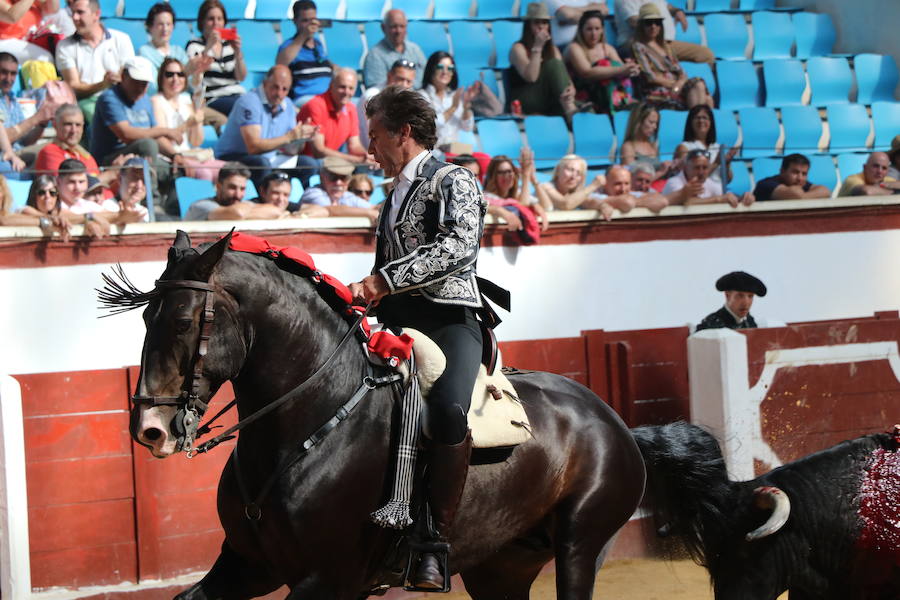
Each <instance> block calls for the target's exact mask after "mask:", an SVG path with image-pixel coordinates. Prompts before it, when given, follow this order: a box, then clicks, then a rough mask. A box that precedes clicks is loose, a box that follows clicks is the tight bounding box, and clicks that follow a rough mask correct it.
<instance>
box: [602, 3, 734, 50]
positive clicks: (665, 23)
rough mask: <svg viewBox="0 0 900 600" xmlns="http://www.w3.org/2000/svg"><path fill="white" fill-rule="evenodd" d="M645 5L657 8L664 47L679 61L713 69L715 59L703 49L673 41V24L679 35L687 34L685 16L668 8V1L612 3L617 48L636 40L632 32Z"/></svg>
mask: <svg viewBox="0 0 900 600" xmlns="http://www.w3.org/2000/svg"><path fill="white" fill-rule="evenodd" d="M648 2H649V3H650V4H653V5H655V6H656V9H657V12H658V13H659V15H660V18H661V19H662V27H663V38H664V39H665V43H666V45H667V46H669V47H670V48H671V49H672V52H673V53H674V54H675V57H676V58H677V59H678V60H680V61H685V62H696V63H707V64H709V65H710V66H714V65H715V60H716V57H715V56H713V53H712V51H711V50H710V49H709V48H707V47H706V46H701V45H700V44H691V43H689V42H681V41H678V40H676V39H675V21H678V24H679V25H681V30H682V31H687V28H688V22H687V16H686V15H685V14H684V11H683V10H682V9H680V8H678V7H677V6H673V5H672V4H669V2H668V1H667V0H615V11H614V12H615V15H616V31H617V32H618V36H619V40H620V46H624V45H626V44H627V43H628V40H629V39H631V38H633V37H634V36H635V30H636V29H638V28H639V23H638V21H639V19H640V11H641V9H642V8H643V7H644V5H645V4H647V3H648Z"/></svg>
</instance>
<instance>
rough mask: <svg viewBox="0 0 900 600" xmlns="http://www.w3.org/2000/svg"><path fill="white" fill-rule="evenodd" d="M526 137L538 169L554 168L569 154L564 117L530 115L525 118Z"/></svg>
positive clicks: (567, 133) (567, 131) (567, 134)
mask: <svg viewBox="0 0 900 600" xmlns="http://www.w3.org/2000/svg"><path fill="white" fill-rule="evenodd" d="M525 137H526V138H527V139H528V146H529V147H530V148H531V149H532V150H533V151H534V165H535V167H537V168H538V169H551V168H553V167H554V165H556V163H557V162H559V159H560V158H561V157H562V156H565V155H566V154H568V153H569V130H568V129H567V128H566V121H565V119H563V118H562V117H545V116H539V115H528V116H527V117H525ZM483 143H484V140H483V139H482V144H483Z"/></svg>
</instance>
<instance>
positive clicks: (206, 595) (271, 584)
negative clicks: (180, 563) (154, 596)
mask: <svg viewBox="0 0 900 600" xmlns="http://www.w3.org/2000/svg"><path fill="white" fill-rule="evenodd" d="M281 585H282V584H281V582H279V581H275V579H274V578H273V577H272V575H271V574H270V573H269V571H268V569H267V568H266V567H265V566H264V565H261V564H255V563H251V562H249V561H247V560H246V559H244V558H243V557H241V556H238V555H237V554H235V552H234V551H233V550H232V549H231V547H230V546H229V545H228V541H227V540H226V541H225V542H223V543H222V551H221V553H220V554H219V558H217V559H216V562H215V564H213V566H212V569H210V570H209V573H207V574H206V575H205V576H204V577H203V579H201V580H200V581H198V582H197V583H195V584H194V585H193V586H191V587H190V588H188V589H186V590H185V591H183V592H181V593H180V594H178V595H177V596H175V598H174V600H245V599H248V598H256V597H258V596H265V595H266V594H269V593H271V592H274V591H275V590H277V589H278V588H279V587H281Z"/></svg>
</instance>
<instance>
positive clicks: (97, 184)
mask: <svg viewBox="0 0 900 600" xmlns="http://www.w3.org/2000/svg"><path fill="white" fill-rule="evenodd" d="M108 189H109V188H107V187H106V184H105V183H103V182H102V181H100V179H99V178H98V177H94V176H93V175H88V185H87V189H86V190H85V191H84V199H85V200H90V201H91V202H96V203H97V204H99V205H101V206H103V207H104V208H106V206H105V204H106V202H107V200H106V198H104V196H103V194H104V192H106V191H107V190H108ZM109 203H110V205H112V204H113V203H115V200H114V199H112V200H109ZM109 210H111V209H109ZM116 210H118V204H116Z"/></svg>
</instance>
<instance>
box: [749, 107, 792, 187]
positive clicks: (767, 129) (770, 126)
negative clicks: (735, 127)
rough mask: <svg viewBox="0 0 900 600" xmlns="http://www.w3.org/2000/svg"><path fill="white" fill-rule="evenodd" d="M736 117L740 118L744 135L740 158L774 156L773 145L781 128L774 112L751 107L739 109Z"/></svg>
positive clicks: (779, 134) (769, 109) (768, 109)
mask: <svg viewBox="0 0 900 600" xmlns="http://www.w3.org/2000/svg"><path fill="white" fill-rule="evenodd" d="M738 115H739V116H740V118H741V131H742V132H743V134H744V140H743V144H742V146H741V156H742V157H743V158H756V157H758V156H772V155H773V154H776V152H775V144H776V143H777V142H778V138H779V137H780V136H781V126H780V125H779V124H778V117H777V116H776V115H775V110H774V109H771V108H764V107H759V106H751V107H747V108H741V109H739V110H738ZM755 173H756V170H755V169H754V174H755Z"/></svg>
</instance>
